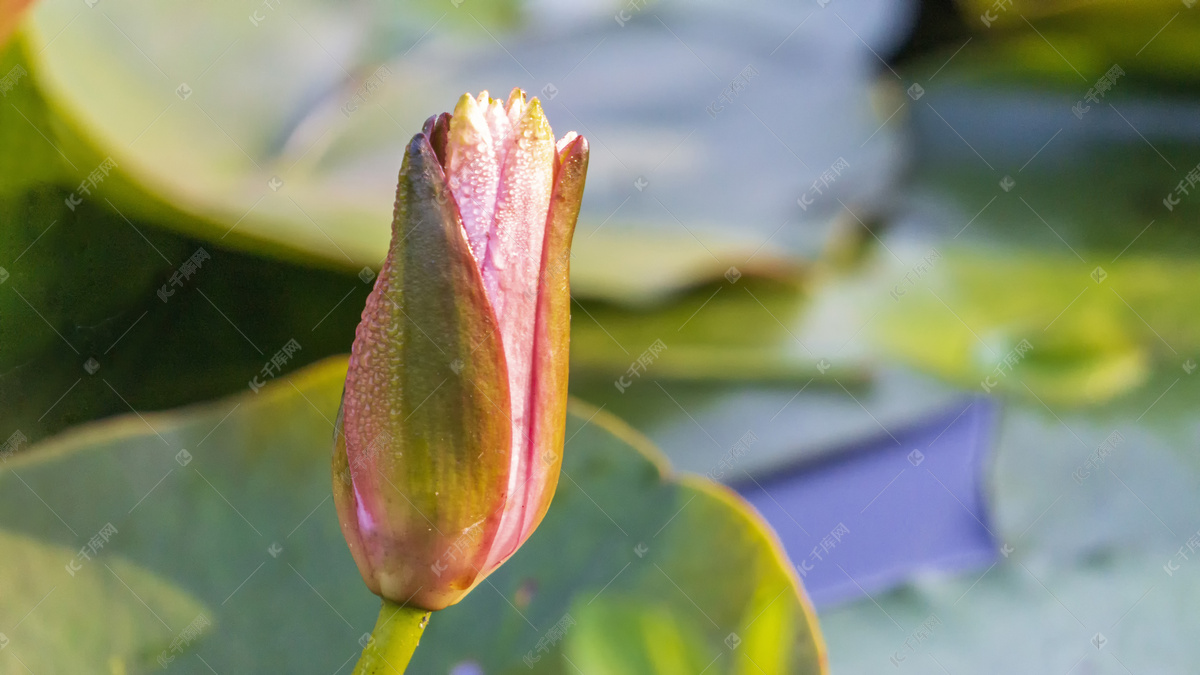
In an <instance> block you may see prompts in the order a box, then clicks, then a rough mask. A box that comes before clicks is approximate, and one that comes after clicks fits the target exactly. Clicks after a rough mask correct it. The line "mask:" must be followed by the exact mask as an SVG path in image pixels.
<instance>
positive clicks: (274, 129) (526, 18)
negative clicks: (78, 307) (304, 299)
mask: <svg viewBox="0 0 1200 675" xmlns="http://www.w3.org/2000/svg"><path fill="white" fill-rule="evenodd" d="M460 4H461V3H450V4H449V5H447V4H446V3H444V2H420V3H413V6H406V7H405V8H403V9H400V8H399V7H397V6H396V5H395V4H394V3H387V2H380V1H379V0H363V1H361V2H356V3H353V5H351V6H346V5H344V4H341V3H331V2H327V1H322V0H302V1H300V2H295V3H292V4H289V5H286V6H275V5H273V4H272V3H269V2H268V3H265V4H264V5H261V6H245V5H239V4H238V3H234V2H230V1H229V0H222V1H220V2H218V3H216V4H211V3H210V4H208V5H206V6H205V7H204V9H203V11H200V10H198V9H197V8H196V7H194V6H192V5H189V4H187V3H181V2H168V3H163V4H160V5H154V6H148V7H134V6H132V5H125V4H123V3H114V2H110V1H109V0H99V1H98V2H93V3H92V4H91V5H86V4H85V5H84V6H83V7H81V6H80V5H79V3H78V2H76V1H74V0H43V1H42V2H39V3H38V4H37V5H36V6H34V7H33V8H32V10H31V11H30V12H29V19H28V20H27V21H26V22H25V24H24V30H23V33H22V37H23V40H22V44H23V47H24V53H25V58H26V61H27V63H28V64H29V65H28V70H29V72H30V73H31V79H32V81H34V82H36V84H37V86H38V87H39V88H40V89H41V90H42V91H43V92H44V94H45V96H46V98H47V99H48V100H49V101H51V102H52V105H53V107H54V110H55V113H56V123H57V126H58V128H59V129H60V130H62V131H64V132H65V134H64V139H63V143H62V144H61V145H62V150H63V152H64V153H65V154H66V155H67V156H69V157H71V158H72V161H74V163H75V164H77V165H78V166H79V167H80V171H82V174H83V175H86V174H87V173H88V172H89V171H90V170H91V167H93V166H94V165H95V164H96V163H97V162H99V161H101V160H103V159H104V158H106V157H112V158H113V160H114V161H115V162H116V164H117V167H118V169H117V171H116V173H115V174H114V175H113V177H112V178H110V179H107V180H106V184H107V183H108V182H109V181H111V185H110V186H109V189H110V190H111V191H112V192H113V195H114V196H113V201H114V203H116V204H117V205H119V206H120V208H122V210H125V211H126V212H128V213H130V214H131V215H137V216H141V217H144V218H146V219H149V220H153V221H155V222H158V223H160V224H161V225H162V226H164V227H167V228H173V229H176V230H177V231H181V232H184V233H186V234H188V235H190V236H196V237H199V238H203V239H209V240H212V239H216V238H224V239H225V240H226V243H228V244H230V245H236V246H239V247H241V248H244V249H246V250H251V251H254V252H258V253H263V254H267V255H272V256H276V257H289V258H292V259H300V260H304V261H307V262H310V263H314V264H319V265H322V266H326V267H335V268H342V269H346V270H354V271H357V270H358V269H360V268H361V267H363V266H374V265H378V264H379V261H380V260H382V258H383V256H384V254H385V252H386V247H387V241H388V236H389V230H388V228H387V226H386V224H387V222H388V220H389V219H388V214H389V213H390V210H391V205H392V197H393V194H394V185H395V181H394V179H395V175H396V171H397V170H398V169H399V164H400V157H401V155H402V148H403V144H404V143H405V142H406V141H407V140H408V138H410V137H411V135H412V134H413V133H414V132H415V131H416V130H418V129H419V128H420V124H421V122H422V121H423V119H424V118H425V117H426V116H428V115H429V114H431V113H432V112H436V111H438V110H441V109H445V108H447V107H449V106H450V105H451V104H452V102H453V101H454V100H455V99H456V98H457V96H458V95H460V94H461V92H462V91H465V90H471V91H478V90H480V89H483V88H490V89H491V90H492V91H493V93H503V91H504V90H507V89H508V88H509V87H511V86H513V85H518V86H521V87H524V88H525V89H527V90H529V91H530V93H534V94H538V95H540V96H541V98H542V99H543V101H544V102H545V105H546V106H547V110H548V112H549V114H550V116H551V119H552V120H554V124H555V126H556V128H558V129H560V131H565V130H567V129H570V128H575V129H577V130H578V131H580V132H581V133H584V134H586V135H588V136H589V137H590V138H592V139H593V143H594V147H596V152H594V153H593V159H592V165H591V170H590V176H589V191H588V194H589V195H590V196H589V197H588V198H587V200H585V203H584V206H583V215H582V218H581V227H580V233H581V236H580V237H579V238H578V239H579V243H578V245H577V247H576V250H575V262H574V268H575V272H576V278H577V284H576V288H575V290H576V292H577V293H585V294H590V295H598V296H603V297H608V298H616V299H621V300H625V301H642V302H645V301H648V300H652V299H656V298H660V297H662V296H664V295H665V294H668V293H671V292H675V291H678V290H681V289H686V288H687V287H689V286H690V285H693V284H696V283H699V282H704V281H709V280H711V279H713V278H719V277H720V275H722V274H724V273H726V271H727V270H729V269H730V268H731V267H733V266H737V267H739V268H740V269H741V272H742V273H749V272H752V271H760V270H772V269H777V268H779V267H780V266H788V265H790V264H791V263H792V261H793V260H794V259H795V258H797V257H799V258H801V259H805V260H812V259H814V258H816V257H817V256H819V255H820V253H821V251H822V249H823V248H824V247H825V245H826V244H827V243H828V240H829V239H830V237H831V231H832V229H833V223H835V222H836V221H837V220H838V218H839V216H837V214H838V213H840V212H841V211H842V209H841V206H840V205H839V201H840V202H841V203H843V204H850V205H851V207H853V208H854V209H856V210H858V211H859V212H860V213H863V214H864V216H865V215H866V214H868V213H870V212H872V211H875V210H877V208H878V207H879V204H880V203H881V202H882V200H883V195H884V194H885V193H886V191H887V190H888V189H889V188H890V186H891V183H892V182H893V179H894V176H895V173H896V170H897V169H898V167H899V160H900V157H901V152H902V150H901V144H900V143H899V141H898V139H897V137H896V135H895V134H894V132H893V131H892V129H890V128H886V127H881V126H880V124H879V123H880V121H881V118H879V117H877V116H876V114H875V111H873V110H872V106H871V92H870V86H869V85H870V69H869V68H868V67H866V66H865V64H871V66H872V67H873V66H874V64H875V63H876V56H875V54H874V53H872V51H871V49H872V48H869V47H865V46H864V43H863V42H862V40H867V41H868V42H870V43H872V44H874V45H875V48H877V49H883V50H886V49H887V47H888V45H887V44H885V43H891V42H894V41H895V40H897V39H898V36H897V35H894V34H893V30H892V26H894V25H895V24H896V20H895V15H896V14H899V13H901V12H903V11H904V10H903V9H900V8H892V7H891V6H889V5H887V4H886V3H876V4H878V5H880V6H879V8H878V9H877V10H869V11H861V12H856V13H855V14H850V13H846V12H844V14H845V16H847V17H849V19H848V20H849V21H850V23H848V24H846V26H852V28H851V30H849V31H847V30H844V28H845V26H843V25H842V19H841V18H840V16H838V17H835V16H833V15H832V14H822V15H819V16H817V17H815V18H814V20H813V21H812V22H811V23H807V25H805V23H806V22H807V16H808V12H807V10H805V9H803V8H799V7H796V6H794V5H792V4H790V3H782V2H777V3H772V4H769V5H768V6H765V7H763V8H760V9H759V10H756V11H755V12H752V13H747V12H743V11H740V10H737V9H734V8H728V7H724V6H722V5H719V4H711V5H708V6H705V7H703V8H699V9H697V8H694V7H691V6H688V5H687V4H686V3H658V4H657V5H655V6H654V7H653V8H646V9H645V10H644V11H641V12H638V13H637V14H638V16H637V17H636V19H634V21H635V23H636V24H637V25H638V28H637V29H636V30H626V29H625V27H624V25H623V23H620V22H614V21H613V9H612V8H609V7H606V6H604V5H603V4H595V3H592V4H589V5H586V6H585V5H579V6H571V7H566V6H563V7H559V6H557V5H553V4H550V5H547V4H545V3H536V2H513V1H511V0H508V1H504V2H497V1H495V0H473V1H472V2H470V3H467V4H465V5H461V6H460ZM618 9H619V8H618ZM734 23H737V24H740V25H743V26H744V30H740V31H735V32H732V33H731V32H728V31H727V30H726V29H727V28H728V27H729V26H730V25H731V24H734ZM818 24H821V25H818ZM167 26H169V27H171V31H167V30H165V27H167ZM785 26H786V27H788V30H784V27H785ZM792 26H795V27H796V29H795V30H791V28H790V27H792ZM789 30H790V31H791V32H790V33H789ZM181 31H182V32H181ZM718 32H721V33H720V34H722V35H723V36H724V37H722V38H720V39H714V38H713V36H714V35H716V34H718ZM766 35H771V36H772V37H771V38H770V39H764V37H765V36H766ZM818 36H820V37H819V38H818ZM863 36H865V37H863ZM768 42H771V43H774V44H771V45H769V44H768ZM685 47H686V48H685ZM830 53H836V54H838V56H839V58H837V59H834V60H832V61H831V60H829V59H827V58H825V57H827V56H828V55H829V54H830ZM818 62H820V63H822V64H823V65H822V66H821V67H816V66H814V65H813V64H815V63H818ZM648 63H649V64H654V67H652V68H648V67H646V64H648ZM831 63H832V64H835V67H836V68H837V72H835V73H832V74H831V72H830V71H829V64H831ZM748 64H753V65H750V66H748ZM617 73H626V74H627V73H636V75H634V76H629V75H621V76H619V77H614V74H617ZM631 77H633V78H635V79H636V80H637V82H635V83H633V86H631V83H630V79H631ZM746 80H749V81H753V84H754V86H750V87H743V84H744V81H746ZM728 87H733V88H734V89H735V90H736V91H738V92H741V95H740V96H739V97H738V98H739V100H738V102H737V104H735V105H728V106H725V105H722V104H721V103H719V99H718V98H717V97H719V96H720V95H721V92H722V91H723V90H724V89H726V88H728ZM497 90H501V91H499V92H497ZM726 107H728V108H729V109H728V110H727V111H725V112H723V113H722V112H719V111H718V110H717V108H721V109H722V110H724V109H725V108H726ZM815 124H820V125H821V127H822V128H823V129H826V133H822V134H820V135H812V134H810V133H809V131H808V130H809V129H810V128H811V127H812V126H813V125H815ZM863 139H866V140H869V141H871V142H870V144H867V143H864V142H863ZM747 167H755V169H754V170H748V169H747ZM80 177H82V176H80ZM831 183H836V185H834V186H832V187H830V186H831ZM698 184H705V185H709V184H712V185H721V186H722V189H720V190H710V191H705V190H700V191H697V190H696V189H695V187H696V185H698ZM813 186H815V187H813ZM809 193H811V194H812V195H816V196H819V200H818V201H817V203H810V202H811V200H808V201H805V202H803V203H799V204H798V203H797V198H799V197H800V196H801V195H806V196H807V195H808V194H809ZM820 193H824V194H823V195H822V194H820ZM789 195H790V196H789ZM781 196H782V197H781ZM856 217H857V216H856ZM618 251H619V252H620V255H619V256H617V257H614V256H613V253H614V252H618Z"/></svg>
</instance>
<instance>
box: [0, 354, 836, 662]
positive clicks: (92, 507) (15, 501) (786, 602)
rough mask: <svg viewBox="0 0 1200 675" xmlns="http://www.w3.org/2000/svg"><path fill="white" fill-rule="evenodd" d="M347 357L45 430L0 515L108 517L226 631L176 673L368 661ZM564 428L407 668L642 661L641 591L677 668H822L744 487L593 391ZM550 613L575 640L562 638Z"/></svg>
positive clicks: (0, 486) (807, 614) (44, 531)
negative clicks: (484, 562)
mask: <svg viewBox="0 0 1200 675" xmlns="http://www.w3.org/2000/svg"><path fill="white" fill-rule="evenodd" d="M345 367H346V366H345V361H344V359H342V358H336V359H330V360H328V361H325V362H322V363H320V364H316V365H314V366H311V367H309V368H306V369H304V370H303V371H300V372H298V373H294V374H292V375H285V376H282V377H280V378H279V379H278V380H276V381H275V382H273V383H271V384H269V385H268V386H266V387H264V388H263V389H261V390H260V392H259V393H257V394H246V395H242V396H238V397H234V398H230V399H225V400H221V401H217V402H214V403H210V404H205V405H202V406H195V407H192V408H185V409H181V410H176V411H170V412H164V413H153V414H145V415H135V416H125V417H122V418H117V419H113V420H109V421H105V422H98V423H93V424H90V425H86V426H83V427H78V428H76V429H74V430H72V431H70V432H68V433H66V434H63V435H61V436H59V437H56V438H54V439H51V440H49V441H46V442H44V443H41V444H39V445H36V446H34V447H33V448H31V449H30V450H29V451H28V452H25V453H23V454H22V455H19V456H17V457H13V458H10V459H9V460H8V462H7V463H6V464H5V465H4V466H3V468H2V469H0V526H2V527H5V528H9V529H11V530H14V531H18V532H21V533H24V535H25V536H29V537H37V538H39V539H41V540H43V541H45V545H55V546H63V547H66V548H67V549H71V550H73V549H74V548H76V547H77V546H78V545H79V539H80V538H79V537H77V536H76V534H74V533H91V532H94V531H97V530H98V529H99V528H100V527H102V526H103V525H104V524H106V523H108V522H112V523H113V524H114V526H115V527H116V528H117V529H118V531H119V532H120V536H115V537H113V538H112V541H111V543H110V544H109V545H108V547H106V548H105V554H108V553H110V552H111V553H112V554H115V555H120V556H121V557H123V558H126V559H128V560H130V561H132V562H134V563H136V564H137V565H139V566H141V567H144V568H146V569H148V570H150V571H152V572H153V573H155V574H157V575H159V576H160V577H162V578H163V579H165V580H167V581H170V582H171V583H173V584H175V585H176V586H178V587H179V588H181V589H183V590H185V591H186V592H187V593H189V594H190V595H192V596H195V597H196V598H198V599H199V600H200V601H201V602H204V603H205V604H206V605H207V606H208V607H210V608H211V609H212V614H211V619H212V623H213V624H214V633H213V636H212V637H211V638H210V639H208V640H205V641H204V642H202V643H200V644H199V645H197V647H196V651H195V654H196V655H197V656H198V658H184V659H180V660H177V661H176V662H175V663H174V664H172V666H171V670H172V671H173V672H183V673H207V672H209V671H208V670H207V667H211V668H213V669H215V670H216V671H217V672H296V673H300V672H313V673H332V672H335V671H336V670H337V669H338V668H339V667H345V666H346V665H347V664H348V663H349V662H350V661H351V660H352V659H354V658H357V655H358V653H359V651H360V650H361V648H362V647H361V645H360V643H359V640H360V639H362V638H364V634H366V633H367V632H368V631H369V630H370V629H371V626H372V625H373V624H374V620H375V615H376V613H377V611H378V607H379V605H378V599H377V598H376V597H375V596H373V595H371V594H370V593H369V592H368V591H367V590H366V587H365V585H364V584H363V582H362V580H361V578H360V577H359V574H358V570H357V568H356V567H355V565H354V562H353V560H352V559H351V557H350V554H349V551H348V550H347V549H346V546H345V543H344V541H343V540H342V537H341V533H340V530H339V528H338V524H337V519H336V514H335V513H334V509H333V504H332V500H331V499H330V486H329V480H330V478H329V465H328V462H329V452H330V443H331V441H330V438H331V434H332V419H333V416H334V414H335V413H336V410H337V404H338V401H339V398H340V394H341V389H342V383H343V380H344V377H345ZM567 437H568V439H569V440H568V442H567V448H566V453H565V460H564V466H563V470H564V479H563V480H562V481H560V487H559V491H558V493H557V494H556V496H555V501H554V503H553V505H552V506H551V508H550V511H549V514H548V515H547V517H546V520H545V521H544V522H543V524H542V526H541V527H540V528H539V529H538V531H537V532H536V533H535V534H534V536H533V537H532V538H531V539H530V540H529V542H528V543H527V544H526V545H525V547H523V548H522V549H521V550H520V551H519V552H518V554H517V555H516V556H514V557H513V558H512V559H511V560H510V561H509V562H508V563H507V564H506V565H504V566H503V567H502V568H501V569H500V570H498V571H497V572H496V573H495V574H493V575H492V576H491V577H489V578H488V580H487V582H486V583H485V584H483V585H481V586H480V587H479V588H478V589H476V591H475V592H473V593H472V594H471V595H469V596H468V597H467V599H466V600H464V601H463V602H462V603H460V604H459V605H456V606H453V607H451V608H449V609H447V610H444V611H443V612H440V613H438V614H437V615H435V616H434V617H433V620H432V621H431V623H430V627H429V628H428V630H427V631H426V635H425V638H424V640H423V642H422V645H421V647H420V648H419V649H418V651H417V660H416V661H415V662H414V665H413V667H412V669H411V670H412V671H413V672H421V673H447V672H450V670H451V668H453V667H455V666H456V665H461V664H462V662H464V661H475V662H476V663H478V664H479V665H481V666H482V667H483V668H484V670H483V672H486V673H493V672H495V673H499V672H509V671H510V670H511V671H513V672H524V671H525V670H526V666H525V664H524V663H523V661H524V657H526V656H530V655H532V656H538V657H540V659H539V660H538V661H535V665H536V669H535V671H534V672H538V673H560V672H561V673H568V672H574V671H573V670H571V666H570V661H568V659H571V660H574V658H573V655H577V656H579V658H580V659H581V660H582V661H583V662H585V663H589V664H591V663H593V662H594V659H595V658H601V657H597V656H595V655H596V654H598V653H600V652H597V650H596V645H606V646H605V647H604V650H607V649H608V648H609V647H608V646H611V647H612V648H614V649H621V650H625V649H628V650H632V651H631V654H632V655H630V656H628V658H627V657H626V656H621V657H619V658H618V657H614V660H613V661H612V662H613V663H639V661H638V659H639V658H641V657H640V656H638V655H637V650H639V649H641V648H639V647H638V646H637V645H632V644H631V645H628V646H623V645H624V643H623V640H622V639H621V638H620V636H622V635H625V634H627V633H628V631H629V630H631V629H629V628H628V627H624V628H620V627H614V624H613V621H612V618H613V617H614V616H617V615H619V614H620V613H621V612H623V611H630V609H629V608H631V607H632V608H633V610H632V611H635V612H638V613H640V614H643V615H644V616H645V617H647V618H646V622H645V623H644V624H638V625H639V626H641V627H640V628H634V629H632V630H635V632H636V631H641V632H640V633H638V634H639V635H641V636H642V638H643V640H644V639H649V638H653V637H654V636H655V635H658V634H662V631H664V630H666V631H668V633H669V632H670V631H676V632H679V639H678V640H677V641H676V643H677V645H678V649H679V650H682V651H681V652H680V653H681V654H682V655H681V656H679V658H680V659H682V661H680V662H681V663H689V664H690V663H694V662H695V663H699V662H701V661H702V662H703V664H709V663H710V662H713V663H712V668H711V669H710V671H709V672H721V673H723V672H757V671H755V670H753V667H752V666H749V665H748V663H749V659H753V660H754V661H756V662H758V663H759V664H760V666H761V667H763V668H765V669H767V670H766V671H765V672H768V673H820V672H823V670H822V669H823V659H824V651H823V647H822V643H821V639H820V637H819V633H818V632H817V627H816V623H815V619H814V618H813V615H812V613H811V610H810V608H809V605H808V602H807V600H806V599H805V596H804V595H803V591H802V590H801V588H800V585H799V582H798V578H797V576H796V574H795V572H794V570H793V569H792V568H791V566H790V564H789V563H788V562H787V560H786V558H785V557H784V555H783V554H782V553H781V550H780V548H779V546H778V543H777V541H776V540H775V537H774V535H773V534H772V533H771V532H770V531H769V529H767V527H766V526H765V524H764V523H763V521H762V520H761V518H760V517H759V516H758V515H757V514H755V513H754V512H753V511H752V510H751V509H749V508H748V507H747V506H746V505H745V503H744V502H742V501H741V500H740V499H739V498H737V497H736V496H735V495H734V494H733V493H731V492H729V491H727V490H726V489H724V488H720V487H717V486H715V485H713V484H711V483H708V482H706V481H703V480H700V479H697V478H687V477H684V478H675V477H672V476H671V475H670V473H669V470H668V469H667V468H666V466H665V462H664V461H663V460H662V459H661V457H660V456H659V455H658V454H657V451H655V450H654V449H653V448H651V447H650V446H649V445H648V443H647V442H646V441H645V440H644V439H642V438H641V437H639V436H637V435H636V434H635V433H634V432H633V431H632V430H630V429H629V428H628V427H625V426H624V425H623V424H621V423H619V422H617V421H616V420H614V419H612V418H610V417H609V416H608V415H607V414H605V413H603V412H598V411H595V410H592V409H589V408H588V407H586V406H584V405H583V404H578V403H577V404H575V405H574V406H573V408H572V412H571V414H570V417H569V420H568V428H567ZM18 473H19V476H20V480H18V478H17V474H18ZM35 493H36V494H35ZM73 532H74V533H73ZM64 574H65V572H64ZM9 597H10V596H9V595H6V596H5V597H4V598H3V599H0V606H3V607H4V608H5V611H9V610H8V606H9ZM12 611H15V609H14V610H12ZM564 617H570V621H564ZM668 618H669V620H668ZM560 621H564V623H563V624H560V623H559V622H560ZM664 621H665V622H666V623H667V624H669V625H671V626H675V627H673V628H670V629H667V628H663V627H662V626H663V624H664ZM97 625H100V626H103V625H104V624H103V622H101V621H99V619H98V618H97ZM555 625H562V626H564V627H565V630H563V631H562V633H563V634H562V637H561V638H558V639H552V638H554V636H556V635H557V632H552V630H551V629H552V628H553V627H554V626H555ZM656 626H657V628H656ZM613 631H618V632H616V633H614V632H613ZM656 631H657V632H656ZM680 631H682V632H680ZM547 636H550V637H547ZM551 642H553V643H555V644H553V645H550V643H551ZM539 644H541V645H542V646H543V649H540V650H539ZM589 645H590V646H589ZM604 650H601V651H604ZM622 654H624V652H623V651H622ZM201 659H203V662H201ZM606 662H607V661H606ZM577 663H578V662H577ZM418 664H419V665H418ZM579 665H581V666H582V665H583V664H582V663H580V664H579ZM747 669H749V670H747ZM597 672H600V670H599V668H598V670H597ZM625 672H630V671H625ZM633 672H637V671H633ZM644 672H653V671H652V670H646V671H644Z"/></svg>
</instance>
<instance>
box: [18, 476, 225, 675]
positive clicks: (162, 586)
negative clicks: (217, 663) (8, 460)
mask: <svg viewBox="0 0 1200 675" xmlns="http://www.w3.org/2000/svg"><path fill="white" fill-rule="evenodd" d="M3 473H7V471H5V470H4V469H0V475H2V474H3ZM2 480H3V478H0V481H2ZM9 482H11V481H9ZM9 489H11V488H9ZM20 489H22V490H23V489H25V488H20ZM93 534H94V532H91V531H89V532H87V533H86V535H85V538H84V539H82V540H81V541H84V542H86V541H87V538H90V537H91V536H92V535H93ZM125 534H126V533H124V532H121V531H120V530H119V529H118V531H117V532H116V533H115V534H113V535H111V536H112V537H114V538H115V539H114V540H118V539H119V538H120V537H122V536H125ZM0 550H2V551H4V554H3V555H0V585H3V587H4V598H3V600H0V606H2V607H3V609H4V615H5V617H6V618H5V624H7V625H6V626H5V629H6V630H7V631H8V632H7V635H6V634H4V633H0V671H3V672H5V673H23V672H32V673H79V674H80V675H86V674H89V673H96V674H98V675H100V674H102V675H110V674H111V673H126V672H138V673H141V672H150V671H151V670H158V669H159V668H160V666H159V665H158V664H157V663H155V661H156V660H157V658H158V657H159V656H160V655H165V656H163V659H164V660H168V659H169V660H175V659H177V658H190V656H187V655H184V656H182V657H181V656H180V654H181V653H184V654H186V649H185V650H184V651H183V652H180V651H178V650H177V651H174V652H172V651H171V650H170V646H171V643H172V641H173V640H175V639H176V638H177V637H179V636H180V635H181V634H182V633H184V631H185V629H186V628H188V627H189V626H191V627H192V628H193V631H189V635H188V637H187V639H186V643H188V644H190V643H192V642H195V641H196V640H199V639H201V637H202V636H203V634H204V633H206V632H207V630H206V629H207V627H208V626H210V625H211V618H210V617H211V615H212V610H211V609H209V608H207V607H205V606H203V605H202V604H200V603H199V602H198V601H197V600H196V599H195V598H193V597H192V596H191V595H189V594H188V593H186V592H185V591H183V590H181V589H180V588H179V587H178V586H175V585H172V584H170V583H168V582H166V581H163V580H162V579H161V578H159V577H157V576H155V575H154V574H151V573H150V572H147V571H146V570H144V569H142V568H141V567H138V566H137V565H133V564H130V563H128V562H126V561H124V560H122V559H120V558H118V557H114V556H111V555H109V554H108V553H107V552H106V551H104V550H103V549H100V553H99V554H98V555H92V554H91V553H89V556H92V557H91V559H84V558H81V557H78V556H79V554H78V553H77V552H76V550H75V549H74V548H70V549H68V548H65V547H62V546H55V545H50V544H45V543H42V542H38V541H35V540H33V539H30V538H28V537H25V536H23V535H18V534H13V533H11V532H6V531H2V530H0ZM70 563H75V566H76V567H77V569H75V571H74V574H70V573H68V571H67V569H66V567H67V566H68V564H70ZM10 619H11V623H10ZM193 621H196V623H195V624H192V623H191V622H193ZM10 626H12V627H11V628H10ZM193 632H194V634H192V633H193ZM185 646H186V645H185Z"/></svg>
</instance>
